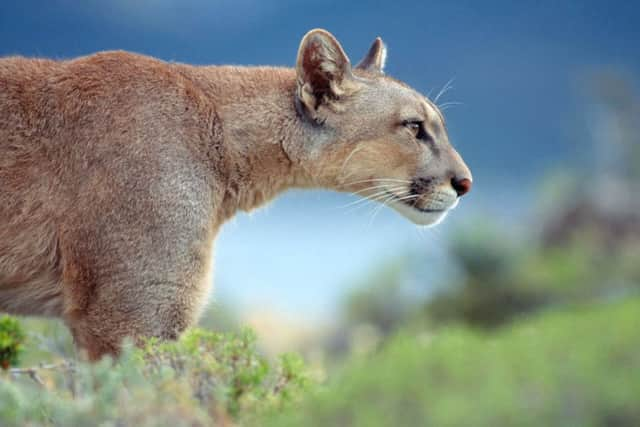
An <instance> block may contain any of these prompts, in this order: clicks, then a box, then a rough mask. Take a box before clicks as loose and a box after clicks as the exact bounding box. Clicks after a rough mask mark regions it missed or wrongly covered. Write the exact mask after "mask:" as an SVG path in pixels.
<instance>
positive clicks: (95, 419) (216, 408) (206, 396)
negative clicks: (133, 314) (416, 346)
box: [0, 329, 310, 427]
mask: <svg viewBox="0 0 640 427" xmlns="http://www.w3.org/2000/svg"><path fill="white" fill-rule="evenodd" d="M24 372H25V373H26V374H29V375H19V374H18V375H14V376H13V377H9V378H10V379H11V380H10V381H4V380H3V381H0V425H3V426H5V425H6V426H13V425H25V424H27V425H55V426H58V425H60V426H62V425H73V426H92V425H123V426H128V425H131V426H145V425H149V426H151V425H153V426H163V425H166V426H172V427H173V426H182V425H185V426H187V425H188V426H193V425H230V424H233V423H236V422H238V423H244V422H248V421H249V420H251V419H255V418H257V417H259V416H260V415H261V414H262V413H263V412H264V411H265V410H267V409H268V410H275V409H276V408H286V407H287V406H288V405H289V404H291V403H292V402H294V401H296V400H297V399H299V397H300V395H301V394H302V392H303V391H304V390H306V389H307V388H308V387H309V385H310V384H309V380H308V379H307V376H306V373H305V367H304V365H303V364H302V361H301V360H300V359H299V358H298V357H297V356H295V355H284V356H281V357H280V359H278V360H276V361H274V362H270V361H268V360H267V359H265V358H264V357H263V356H261V355H260V353H259V352H258V350H257V348H256V343H255V336H254V334H253V333H252V332H251V331H249V330H243V331H242V332H240V333H237V334H236V333H214V332H210V331H206V330H202V329H193V330H190V331H188V332H187V333H185V334H184V336H183V337H182V338H181V339H180V340H179V341H177V342H158V341H157V340H149V341H148V342H147V343H146V345H145V346H144V348H141V349H138V348H133V347H131V346H126V347H125V349H124V351H123V354H122V355H121V357H120V358H119V359H118V360H117V361H115V362H114V361H112V360H110V359H108V358H107V359H104V360H102V361H100V362H99V363H96V364H93V365H92V364H87V363H73V364H70V363H69V362H62V363H60V364H53V365H46V366H41V367H38V368H35V369H33V370H27V369H25V370H24ZM33 372H36V373H37V376H36V377H35V378H34V376H33V375H31V374H32V373H33Z"/></svg>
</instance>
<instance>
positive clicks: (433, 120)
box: [370, 75, 445, 127]
mask: <svg viewBox="0 0 640 427" xmlns="http://www.w3.org/2000/svg"><path fill="white" fill-rule="evenodd" d="M370 84H372V85H374V86H378V87H379V88H380V92H386V93H387V96H385V98H396V99H397V101H398V103H399V114H400V116H401V117H402V119H403V120H404V119H416V120H422V121H424V122H425V123H426V124H428V125H430V126H434V127H437V126H438V125H441V126H443V127H444V126H445V120H444V116H443V115H442V112H441V111H440V109H439V108H438V107H437V106H436V105H435V104H434V103H433V102H432V101H431V100H430V99H429V98H427V97H426V96H424V95H422V94H421V93H420V92H418V91H416V90H415V89H413V88H412V87H411V86H409V85H407V84H406V83H404V82H401V81H399V80H396V79H394V78H393V77H389V76H386V75H382V76H376V77H374V78H373V79H372V80H370Z"/></svg>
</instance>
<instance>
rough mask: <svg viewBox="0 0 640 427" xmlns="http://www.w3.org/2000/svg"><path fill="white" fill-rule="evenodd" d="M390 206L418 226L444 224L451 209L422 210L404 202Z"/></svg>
mask: <svg viewBox="0 0 640 427" xmlns="http://www.w3.org/2000/svg"><path fill="white" fill-rule="evenodd" d="M389 206H390V207H391V208H393V209H394V210H395V211H396V212H398V213H399V214H400V215H402V216H404V217H405V218H407V219H408V220H409V221H411V222H413V223H414V224H417V225H424V226H427V227H428V226H434V225H437V224H439V223H440V222H442V220H443V219H444V218H445V217H446V216H447V214H448V213H449V210H450V209H443V210H429V211H424V210H420V209H418V208H416V207H414V206H409V205H407V204H405V203H402V202H393V203H390V204H389Z"/></svg>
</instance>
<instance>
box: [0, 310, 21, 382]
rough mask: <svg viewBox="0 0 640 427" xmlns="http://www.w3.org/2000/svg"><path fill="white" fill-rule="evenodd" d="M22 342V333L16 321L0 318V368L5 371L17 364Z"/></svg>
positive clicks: (6, 317) (5, 317) (8, 317)
mask: <svg viewBox="0 0 640 427" xmlns="http://www.w3.org/2000/svg"><path fill="white" fill-rule="evenodd" d="M24 340H25V334H24V331H23V330H22V327H21V326H20V324H19V323H18V321H17V320H16V319H14V318H13V317H10V316H2V317H0V368H2V369H5V370H6V369H9V367H10V366H15V365H17V364H18V362H19V360H20V355H21V354H22V352H23V350H24V349H23V347H24Z"/></svg>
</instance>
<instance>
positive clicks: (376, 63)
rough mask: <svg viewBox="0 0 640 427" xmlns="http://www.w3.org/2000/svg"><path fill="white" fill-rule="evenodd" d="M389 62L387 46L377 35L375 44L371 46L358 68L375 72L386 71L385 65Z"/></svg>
mask: <svg viewBox="0 0 640 427" xmlns="http://www.w3.org/2000/svg"><path fill="white" fill-rule="evenodd" d="M386 62H387V47H386V46H385V45H384V43H383V42H382V39H381V38H380V37H376V39H375V40H374V41H373V44H372V45H371V47H370V48H369V52H368V53H367V55H366V56H365V57H364V58H362V61H360V63H359V64H358V66H357V67H356V68H359V69H361V70H366V71H370V72H373V73H380V74H383V73H384V65H385V63H386Z"/></svg>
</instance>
